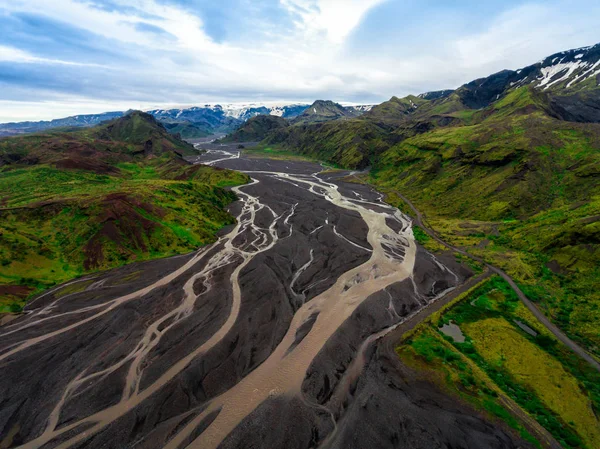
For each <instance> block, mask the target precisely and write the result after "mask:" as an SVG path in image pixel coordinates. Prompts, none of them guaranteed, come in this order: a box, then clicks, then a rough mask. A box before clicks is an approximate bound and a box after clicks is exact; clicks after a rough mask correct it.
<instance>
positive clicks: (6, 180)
mask: <svg viewBox="0 0 600 449" xmlns="http://www.w3.org/2000/svg"><path fill="white" fill-rule="evenodd" d="M189 151H193V147H191V145H189V144H187V143H185V142H183V141H181V140H179V139H177V138H176V137H174V136H172V135H170V134H168V133H167V132H166V130H165V128H164V127H163V126H162V125H161V124H160V123H158V122H157V121H156V120H155V119H154V118H153V117H151V116H148V115H147V114H143V113H132V114H130V115H128V116H125V117H123V118H120V119H117V120H116V121H113V122H111V123H109V124H106V125H101V126H99V127H96V128H89V129H86V130H82V131H75V132H55V133H46V134H37V135H29V136H23V137H15V138H5V139H1V140H0V313H1V312H6V311H18V310H20V308H21V307H22V306H23V304H24V302H25V301H26V298H27V297H29V296H30V295H31V294H34V293H36V292H39V291H40V290H43V289H45V288H48V287H50V286H52V285H54V284H56V283H59V282H64V281H66V280H68V279H71V278H73V277H76V276H79V275H82V274H84V273H87V272H91V271H96V270H100V269H107V268H111V267H115V266H119V265H122V264H125V263H128V262H132V261H139V260H147V259H153V258H157V257H164V256H168V255H173V254H179V253H185V252H188V251H192V250H194V249H196V248H197V247H198V246H200V245H202V244H205V243H207V242H210V241H212V240H213V239H214V238H215V237H214V236H215V233H216V232H217V231H218V230H219V229H220V228H221V227H222V226H224V225H226V224H229V223H231V222H232V220H233V218H232V217H231V216H230V215H229V214H228V213H227V212H225V211H224V210H223V208H224V207H225V205H227V204H228V203H229V202H231V201H232V200H233V199H234V195H233V194H232V193H231V192H229V191H227V190H224V189H223V187H226V186H228V185H234V184H240V183H244V182H246V181H247V180H248V178H247V177H246V176H245V175H242V174H240V173H236V172H232V171H229V170H218V169H215V168H212V167H205V166H192V165H190V164H188V163H187V162H185V161H184V160H183V159H182V157H181V155H182V154H185V153H187V152H189Z"/></svg>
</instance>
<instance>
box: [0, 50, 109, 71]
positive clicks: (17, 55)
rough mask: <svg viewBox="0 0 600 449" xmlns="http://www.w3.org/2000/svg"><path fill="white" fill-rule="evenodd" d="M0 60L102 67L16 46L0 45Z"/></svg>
mask: <svg viewBox="0 0 600 449" xmlns="http://www.w3.org/2000/svg"><path fill="white" fill-rule="evenodd" d="M0 61H3V62H16V63H25V64H58V65H71V66H80V67H103V68H106V66H103V65H101V64H89V63H82V62H73V61H63V60H62V59H50V58H40V57H37V56H34V55H32V54H30V53H28V52H26V51H23V50H19V49H18V48H14V47H9V46H6V45H0Z"/></svg>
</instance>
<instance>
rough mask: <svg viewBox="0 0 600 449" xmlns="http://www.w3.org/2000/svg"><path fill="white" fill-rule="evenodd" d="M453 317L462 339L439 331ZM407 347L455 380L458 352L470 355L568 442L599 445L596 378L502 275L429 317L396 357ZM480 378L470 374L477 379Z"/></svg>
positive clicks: (599, 381)
mask: <svg viewBox="0 0 600 449" xmlns="http://www.w3.org/2000/svg"><path fill="white" fill-rule="evenodd" d="M451 321H452V322H453V323H455V324H456V325H458V326H459V327H460V329H461V331H462V332H463V334H464V335H465V341H464V343H459V342H455V341H454V340H453V339H452V338H451V337H447V336H443V334H442V333H441V332H440V331H439V328H440V327H441V326H442V325H443V324H448V323H450V322H451ZM517 321H518V322H519V323H520V324H521V325H525V326H527V329H528V330H529V333H528V332H527V331H525V330H524V329H522V328H521V327H520V326H519V323H517ZM442 341H443V343H442ZM407 346H410V351H413V352H414V353H415V354H416V355H418V356H419V357H421V358H422V359H423V360H424V361H425V362H427V364H429V365H432V364H433V365H435V363H434V362H435V360H436V359H439V360H441V361H443V363H444V365H445V366H447V367H449V369H451V371H452V373H453V374H452V376H454V377H457V378H459V379H460V377H461V373H463V372H464V371H465V366H467V365H465V359H464V358H461V357H459V355H462V356H463V357H466V358H468V359H469V360H470V361H471V362H472V363H473V364H474V365H475V366H477V367H478V368H479V369H480V370H481V373H484V374H485V378H487V379H489V380H490V381H492V382H493V383H494V385H495V386H496V387H497V388H499V389H500V390H501V391H503V392H504V393H505V394H506V395H507V396H508V397H510V398H511V399H513V400H514V401H515V402H516V403H517V404H519V406H521V407H522V408H523V409H524V410H525V411H527V413H529V414H530V415H531V416H532V417H534V418H535V419H536V420H537V421H538V422H539V423H540V424H541V425H542V426H543V427H545V428H546V429H547V430H548V431H549V432H551V433H552V434H553V435H554V437H555V438H556V439H557V440H558V441H559V442H560V443H561V444H562V445H563V446H565V447H572V448H577V447H588V448H594V447H597V445H598V443H599V442H600V430H599V429H600V422H599V421H598V418H597V416H596V415H597V410H599V409H600V375H599V374H598V372H597V371H596V370H595V369H594V368H592V367H591V366H589V364H587V363H586V362H585V361H584V360H581V359H579V358H578V357H577V356H576V355H575V354H574V353H572V352H571V351H570V350H569V349H568V348H566V347H564V346H563V345H562V344H560V343H559V342H558V341H557V340H555V339H554V337H553V336H552V334H550V333H549V332H548V331H547V330H546V329H545V328H544V327H543V326H542V325H541V324H539V323H538V322H537V320H536V319H535V317H534V316H533V315H532V314H531V313H530V312H529V310H528V309H527V308H526V307H525V306H524V305H523V304H522V303H521V302H520V301H519V299H518V298H517V296H516V295H515V293H514V291H513V290H512V289H511V288H510V286H509V285H508V284H507V283H506V282H505V281H504V280H502V279H501V278H500V277H497V276H494V277H492V278H491V279H489V280H487V281H485V282H483V283H482V284H480V285H479V286H478V287H477V288H475V289H473V290H471V291H470V292H469V293H468V294H467V295H465V296H463V297H461V298H460V299H459V301H458V302H457V303H455V304H454V305H453V306H452V307H449V308H448V309H447V310H446V311H444V312H442V313H439V314H436V315H434V316H432V318H431V320H430V322H429V324H425V325H424V326H422V327H421V328H420V329H418V330H417V331H416V332H415V334H414V335H413V337H412V338H411V339H410V340H409V341H408V342H406V343H405V344H404V345H403V346H402V347H401V348H400V349H399V353H400V354H401V355H402V354H405V353H406V351H408V349H407V348H406V347H407ZM435 368H436V369H438V367H437V366H435ZM475 374H477V372H476V371H475ZM482 379H483V377H481V375H479V376H477V375H474V382H475V383H477V382H479V383H481V382H482ZM467 383H469V382H467ZM463 386H464V384H463ZM477 396H480V393H479V392H478V393H477Z"/></svg>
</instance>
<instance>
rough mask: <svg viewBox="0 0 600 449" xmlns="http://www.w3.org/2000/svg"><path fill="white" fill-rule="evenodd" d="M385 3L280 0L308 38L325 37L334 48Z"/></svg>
mask: <svg viewBox="0 0 600 449" xmlns="http://www.w3.org/2000/svg"><path fill="white" fill-rule="evenodd" d="M383 1H384V0H281V3H282V5H283V6H284V7H285V8H286V9H287V10H288V11H289V12H290V13H291V14H293V15H295V16H297V17H298V20H297V21H296V26H297V27H298V28H299V29H300V30H301V31H302V32H304V33H305V34H306V35H307V37H309V38H312V37H315V36H316V37H319V36H320V35H321V34H324V35H325V37H326V38H327V39H328V40H329V41H330V42H333V43H334V44H341V43H343V42H344V40H345V39H346V37H347V36H348V34H350V32H351V31H352V30H353V29H354V28H356V26H358V24H359V23H360V21H361V19H362V18H363V16H364V15H365V14H366V13H367V12H368V11H369V10H370V9H371V8H373V7H375V6H377V5H379V4H381V3H383Z"/></svg>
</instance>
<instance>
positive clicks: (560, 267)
mask: <svg viewBox="0 0 600 449" xmlns="http://www.w3.org/2000/svg"><path fill="white" fill-rule="evenodd" d="M550 113H551V111H549V109H548V101H547V97H545V96H544V95H542V94H539V93H538V92H536V91H533V90H532V89H529V88H520V89H516V90H514V91H512V92H511V93H510V94H509V95H507V96H506V97H504V98H503V99H501V100H499V101H498V102H496V103H494V104H492V106H490V107H488V108H486V109H483V110H481V111H477V112H476V113H475V114H474V116H473V120H474V123H473V124H471V125H464V126H458V127H443V128H442V127H440V128H435V129H433V130H432V131H429V132H426V133H423V134H419V135H415V136H413V137H410V138H407V139H405V140H403V141H402V142H400V143H398V144H396V145H394V146H393V147H391V148H390V149H389V150H387V151H386V152H384V153H383V154H382V155H381V157H380V158H379V159H378V161H377V164H376V166H375V168H374V170H373V171H372V173H371V182H373V183H375V184H376V185H379V186H381V187H382V188H385V189H387V190H392V191H393V190H396V191H399V192H402V193H403V194H405V195H406V196H407V197H408V198H410V199H411V200H412V201H413V202H414V203H415V204H416V205H417V207H418V208H420V209H421V210H422V211H424V212H425V213H426V215H427V217H428V219H429V221H430V223H431V224H432V225H433V227H434V228H435V229H436V230H437V231H438V232H440V233H441V234H442V236H443V237H444V238H445V239H446V240H448V241H450V242H452V243H454V244H457V245H459V246H463V247H465V248H467V249H469V250H470V251H471V252H473V253H475V254H477V255H479V256H482V257H484V258H485V259H486V260H488V261H489V262H491V263H494V264H496V265H498V266H500V267H502V268H503V269H505V270H506V271H507V272H508V273H509V274H510V275H511V276H513V277H514V278H515V279H516V280H517V282H520V283H521V284H522V285H523V287H524V289H525V290H526V292H527V294H528V295H529V296H530V298H531V299H533V300H535V301H538V303H539V306H540V307H541V308H542V309H543V310H544V311H545V312H546V313H547V314H548V315H549V316H550V317H551V318H552V319H553V320H554V322H556V323H557V324H559V325H560V327H561V328H562V329H563V330H564V331H566V332H567V333H568V334H569V335H570V336H571V337H572V338H574V339H576V340H578V341H579V342H580V343H581V344H583V345H584V346H585V347H587V348H588V350H590V351H591V352H593V353H595V354H596V355H599V356H600V295H599V293H598V289H597V288H596V287H594V285H597V283H598V279H600V268H599V267H600V226H599V223H600V124H593V123H574V122H567V121H563V120H559V119H557V118H554V117H552V116H551V115H550Z"/></svg>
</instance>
